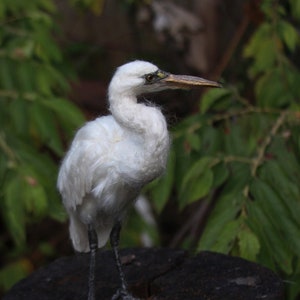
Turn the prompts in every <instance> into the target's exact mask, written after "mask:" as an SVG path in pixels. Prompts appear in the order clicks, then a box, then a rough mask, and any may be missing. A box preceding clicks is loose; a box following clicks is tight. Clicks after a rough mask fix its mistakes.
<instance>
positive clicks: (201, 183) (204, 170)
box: [179, 157, 215, 207]
mask: <svg viewBox="0 0 300 300" xmlns="http://www.w3.org/2000/svg"><path fill="white" fill-rule="evenodd" d="M214 162H215V159H214V158H212V157H203V158H201V159H199V160H198V161H197V162H196V163H195V164H193V165H192V167H191V168H190V169H189V170H188V171H187V173H186V174H185V176H184V178H183V180H182V185H181V187H180V190H179V198H180V206H181V207H183V206H184V205H186V204H190V203H192V202H194V201H196V200H199V199H201V198H202V197H204V196H206V195H207V194H208V192H209V191H210V188H211V186H212V183H213V173H212V171H211V169H210V167H211V164H212V163H214Z"/></svg>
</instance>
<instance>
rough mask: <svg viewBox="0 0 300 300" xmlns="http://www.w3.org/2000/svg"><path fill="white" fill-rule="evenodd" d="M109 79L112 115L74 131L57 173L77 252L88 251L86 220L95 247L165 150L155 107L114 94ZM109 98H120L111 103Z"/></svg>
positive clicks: (161, 165)
mask: <svg viewBox="0 0 300 300" xmlns="http://www.w3.org/2000/svg"><path fill="white" fill-rule="evenodd" d="M151 66H152V65H151ZM149 71H150V72H151V71H154V70H153V68H151V70H149ZM127 82H128V80H127ZM113 83H114V82H112V84H111V85H110V90H109V91H110V93H109V99H111V101H110V110H111V112H112V113H113V115H109V116H103V117H100V118H97V119H96V120H94V121H91V122H88V123H87V124H85V125H84V126H83V127H82V128H81V129H79V131H78V132H77V134H76V135H75V138H74V140H73V142H72V145H71V147H70V150H69V152H68V153H67V155H66V157H65V159H64V161H63V163H62V166H61V168H60V172H59V176H58V189H59V190H60V192H61V194H62V198H63V204H64V206H65V207H66V210H67V212H68V214H69V216H70V236H71V240H72V243H73V246H74V248H75V250H77V251H80V252H88V251H89V242H88V234H87V225H88V224H89V223H92V224H94V228H95V230H96V232H97V235H98V247H102V246H104V245H105V244H106V242H107V240H108V238H109V234H110V231H111V229H112V227H113V225H114V223H115V221H116V220H117V219H120V220H122V219H123V217H124V215H125V214H126V212H127V208H128V207H129V206H130V204H132V202H133V201H134V200H135V198H136V197H137V196H138V194H139V192H140V190H141V188H142V187H143V186H144V185H145V184H147V183H148V182H150V181H151V180H153V179H154V178H156V177H158V176H159V175H161V174H162V173H163V171H164V170H165V167H166V162H167V157H168V152H169V144H170V142H169V134H168V130H167V124H166V121H165V118H164V116H163V114H162V113H161V111H160V109H159V108H158V107H154V106H146V105H144V104H142V103H137V100H136V96H134V95H130V94H128V93H126V92H123V93H121V94H120V93H117V94H115V93H114V91H113V90H114V86H113ZM125 90H126V89H125ZM115 97H119V98H120V99H122V101H121V102H120V103H119V102H118V101H113V99H114V98H115ZM119 98H118V99H119Z"/></svg>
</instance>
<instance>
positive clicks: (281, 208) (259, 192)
mask: <svg viewBox="0 0 300 300" xmlns="http://www.w3.org/2000/svg"><path fill="white" fill-rule="evenodd" d="M250 192H251V194H252V195H253V197H254V199H255V202H257V203H258V205H259V206H260V207H261V209H262V210H263V212H264V214H265V215H266V217H267V220H268V221H269V222H270V224H271V226H273V227H274V229H275V232H277V233H276V234H275V235H276V236H277V238H276V240H277V242H279V241H281V242H280V243H284V244H286V245H287V246H288V247H289V248H290V251H292V252H294V253H295V254H296V255H298V254H299V253H300V226H299V224H297V223H296V222H295V221H293V219H292V217H291V213H290V212H289V210H288V209H287V207H286V205H285V203H284V202H283V201H282V199H280V197H278V195H277V194H276V192H275V191H274V190H273V189H272V188H271V187H270V186H269V185H268V184H267V183H265V182H263V181H262V180H259V179H255V180H253V182H252V184H251V186H250ZM273 232H274V231H273ZM279 247H280V246H279ZM274 251H276V250H274Z"/></svg>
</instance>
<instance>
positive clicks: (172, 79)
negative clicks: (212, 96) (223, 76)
mask: <svg viewBox="0 0 300 300" xmlns="http://www.w3.org/2000/svg"><path fill="white" fill-rule="evenodd" d="M161 81H162V82H164V83H165V84H166V85H167V86H169V87H174V88H181V89H189V88H198V87H202V86H207V87H222V85H221V84H220V83H218V82H215V81H211V80H207V79H204V78H201V77H196V76H189V75H174V74H168V75H167V76H166V77H165V78H163V79H162V80H161Z"/></svg>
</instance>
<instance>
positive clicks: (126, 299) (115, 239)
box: [110, 221, 139, 300]
mask: <svg viewBox="0 0 300 300" xmlns="http://www.w3.org/2000/svg"><path fill="white" fill-rule="evenodd" d="M120 231H121V222H119V221H118V222H116V223H115V225H114V227H113V229H112V230H111V233H110V244H111V246H112V248H113V251H114V256H115V260H116V265H117V268H118V271H119V276H120V279H121V288H120V289H119V290H118V291H117V292H116V294H115V295H113V297H112V300H119V299H122V300H139V299H137V298H134V297H132V295H131V294H130V293H129V292H128V287H127V283H126V280H125V276H124V273H123V269H122V264H121V260H120V256H119V250H118V248H119V241H120Z"/></svg>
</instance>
